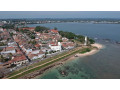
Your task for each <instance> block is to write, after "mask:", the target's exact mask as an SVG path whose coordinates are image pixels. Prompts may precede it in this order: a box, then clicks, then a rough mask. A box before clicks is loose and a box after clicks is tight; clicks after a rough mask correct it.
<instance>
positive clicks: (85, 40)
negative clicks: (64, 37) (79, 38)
mask: <svg viewBox="0 0 120 90" xmlns="http://www.w3.org/2000/svg"><path fill="white" fill-rule="evenodd" d="M84 45H85V46H86V45H87V36H85V43H84Z"/></svg>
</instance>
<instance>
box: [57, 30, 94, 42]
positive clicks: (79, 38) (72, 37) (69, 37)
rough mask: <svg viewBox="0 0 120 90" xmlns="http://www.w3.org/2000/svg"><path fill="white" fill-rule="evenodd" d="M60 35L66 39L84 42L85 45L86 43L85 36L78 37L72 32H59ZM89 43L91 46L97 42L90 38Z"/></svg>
mask: <svg viewBox="0 0 120 90" xmlns="http://www.w3.org/2000/svg"><path fill="white" fill-rule="evenodd" d="M59 34H60V35H61V36H62V37H66V38H68V39H75V40H77V41H80V42H82V43H84V41H85V36H82V35H76V34H74V33H72V32H66V31H59ZM88 42H89V43H90V44H93V43H95V41H94V40H93V39H90V38H88Z"/></svg>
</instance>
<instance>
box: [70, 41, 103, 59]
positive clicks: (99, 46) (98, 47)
mask: <svg viewBox="0 0 120 90" xmlns="http://www.w3.org/2000/svg"><path fill="white" fill-rule="evenodd" d="M92 46H93V47H97V48H96V49H92V50H91V51H90V52H86V53H83V54H80V53H77V54H76V55H77V56H78V57H85V56H90V55H93V54H95V53H97V52H99V50H100V49H102V48H103V47H104V46H103V45H102V44H99V43H95V44H92ZM75 58H76V57H75V56H72V57H70V59H69V60H74V59H75Z"/></svg>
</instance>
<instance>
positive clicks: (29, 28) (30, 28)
mask: <svg viewBox="0 0 120 90" xmlns="http://www.w3.org/2000/svg"><path fill="white" fill-rule="evenodd" d="M21 29H23V30H25V29H27V30H34V29H35V27H26V28H19V30H21Z"/></svg>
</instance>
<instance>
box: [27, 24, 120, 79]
mask: <svg viewBox="0 0 120 90" xmlns="http://www.w3.org/2000/svg"><path fill="white" fill-rule="evenodd" d="M39 25H41V26H46V27H49V28H51V29H53V28H54V27H57V28H58V30H63V31H70V32H73V33H76V34H80V35H87V36H89V37H92V38H99V39H98V40H96V42H98V43H101V44H103V45H104V46H105V48H103V49H102V50H100V51H99V52H98V53H96V54H94V55H91V56H86V57H82V58H76V59H75V60H72V61H68V62H66V63H65V64H64V65H62V66H58V67H54V68H52V69H50V70H48V71H46V72H45V73H44V74H43V75H41V76H38V77H37V78H40V79H116V78H120V45H119V44H116V43H115V42H113V41H118V42H119V41H120V25H119V24H92V23H70V22H69V23H46V24H32V25H28V26H31V27H34V26H39ZM106 39H110V40H109V41H106ZM61 71H64V72H65V76H63V75H62V74H61Z"/></svg>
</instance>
